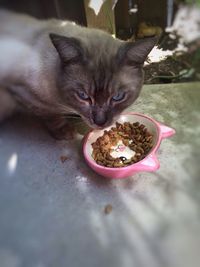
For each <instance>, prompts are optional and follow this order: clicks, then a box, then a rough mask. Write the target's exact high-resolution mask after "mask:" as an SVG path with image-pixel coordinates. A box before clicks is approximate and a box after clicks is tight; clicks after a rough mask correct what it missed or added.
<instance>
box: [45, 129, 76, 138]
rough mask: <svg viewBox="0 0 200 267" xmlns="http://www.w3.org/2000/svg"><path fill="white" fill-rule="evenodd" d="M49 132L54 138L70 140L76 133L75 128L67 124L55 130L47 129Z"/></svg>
mask: <svg viewBox="0 0 200 267" xmlns="http://www.w3.org/2000/svg"><path fill="white" fill-rule="evenodd" d="M49 133H50V135H51V136H52V137H53V138H55V139H56V140H72V139H74V137H75V134H76V132H75V129H74V128H73V127H72V126H69V125H65V126H63V127H62V128H60V129H56V130H52V129H49Z"/></svg>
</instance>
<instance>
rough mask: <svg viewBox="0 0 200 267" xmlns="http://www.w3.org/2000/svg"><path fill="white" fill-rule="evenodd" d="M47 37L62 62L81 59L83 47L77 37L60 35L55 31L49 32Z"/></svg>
mask: <svg viewBox="0 0 200 267" xmlns="http://www.w3.org/2000/svg"><path fill="white" fill-rule="evenodd" d="M49 37H50V39H51V41H52V43H53V45H54V47H55V48H56V50H57V52H58V54H59V56H60V59H61V61H62V62H63V63H66V64H68V63H70V62H75V61H81V59H82V56H83V48H82V46H81V42H80V41H79V40H78V39H76V38H73V37H66V36H61V35H58V34H55V33H50V34H49Z"/></svg>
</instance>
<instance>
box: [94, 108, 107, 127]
mask: <svg viewBox="0 0 200 267" xmlns="http://www.w3.org/2000/svg"><path fill="white" fill-rule="evenodd" d="M93 121H94V123H95V124H96V125H97V126H100V127H102V126H104V124H106V122H107V116H106V114H105V112H101V111H100V112H97V113H95V114H94V115H93Z"/></svg>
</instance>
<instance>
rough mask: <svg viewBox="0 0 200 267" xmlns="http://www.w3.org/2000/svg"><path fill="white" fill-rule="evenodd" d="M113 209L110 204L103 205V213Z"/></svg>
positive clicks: (108, 212)
mask: <svg viewBox="0 0 200 267" xmlns="http://www.w3.org/2000/svg"><path fill="white" fill-rule="evenodd" d="M112 210H113V207H112V205H111V204H107V205H106V206H105V207H104V213H105V214H110V213H111V212H112Z"/></svg>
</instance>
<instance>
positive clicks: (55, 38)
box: [50, 34, 157, 128]
mask: <svg viewBox="0 0 200 267" xmlns="http://www.w3.org/2000/svg"><path fill="white" fill-rule="evenodd" d="M50 39H51V41H52V43H53V45H54V46H55V48H56V50H57V52H58V54H59V58H60V63H61V64H60V71H59V72H58V73H59V77H58V87H59V90H60V93H61V95H62V99H63V102H64V103H66V105H67V106H68V107H71V108H72V109H73V110H74V111H75V112H76V113H77V114H79V115H80V116H81V117H82V118H83V119H84V120H85V121H86V123H87V124H88V125H89V126H91V127H92V128H104V127H107V126H109V125H110V124H111V123H112V122H113V119H114V118H115V117H116V116H117V115H119V114H120V113H121V112H122V111H123V110H124V109H125V108H127V107H128V106H130V105H131V104H132V103H133V102H134V101H135V100H136V99H137V97H138V95H139V93H140V90H141V87H142V84H143V70H142V67H143V63H144V61H145V59H146V58H147V55H148V54H149V52H150V51H151V49H152V48H153V47H154V45H155V44H156V42H157V38H155V37H153V38H147V39H143V40H139V41H137V42H135V43H131V42H122V41H119V40H117V39H113V38H112V37H110V36H108V35H106V34H105V36H104V35H102V36H101V38H100V37H99V34H98V35H96V38H95V37H94V36H92V37H88V38H86V39H85V40H82V39H78V38H70V37H65V36H60V35H56V34H50Z"/></svg>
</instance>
